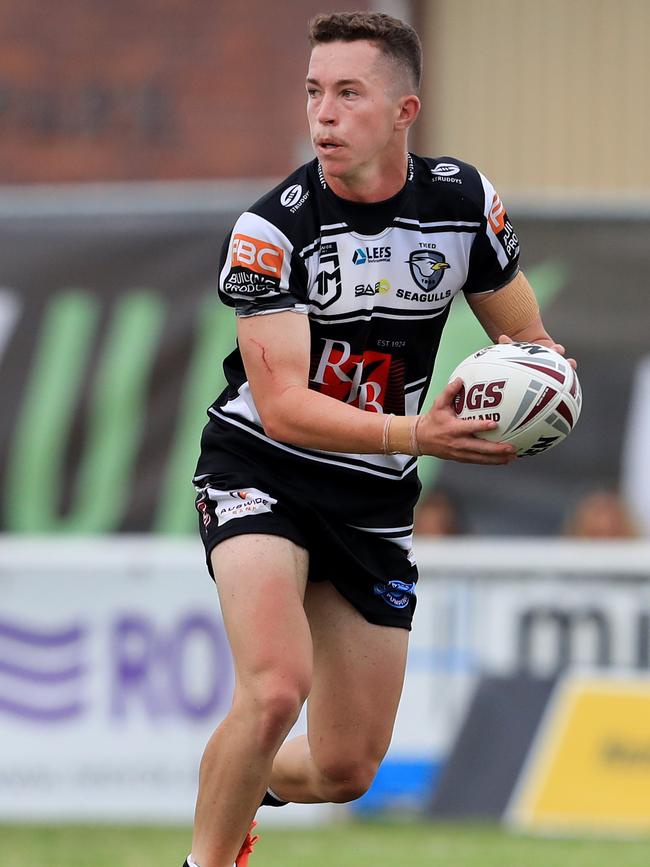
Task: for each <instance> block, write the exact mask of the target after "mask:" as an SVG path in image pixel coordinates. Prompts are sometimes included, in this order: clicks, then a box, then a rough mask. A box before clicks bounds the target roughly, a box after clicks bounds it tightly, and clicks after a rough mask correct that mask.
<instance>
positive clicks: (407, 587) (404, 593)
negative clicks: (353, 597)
mask: <svg viewBox="0 0 650 867" xmlns="http://www.w3.org/2000/svg"><path fill="white" fill-rule="evenodd" d="M373 590H374V593H375V596H381V597H382V599H383V600H384V602H386V603H387V604H388V605H390V606H392V607H393V608H406V606H407V605H408V604H409V601H410V599H411V597H412V596H415V581H410V582H408V583H407V582H405V581H387V582H386V583H385V584H384V583H383V582H380V583H377V584H375V586H374V587H373Z"/></svg>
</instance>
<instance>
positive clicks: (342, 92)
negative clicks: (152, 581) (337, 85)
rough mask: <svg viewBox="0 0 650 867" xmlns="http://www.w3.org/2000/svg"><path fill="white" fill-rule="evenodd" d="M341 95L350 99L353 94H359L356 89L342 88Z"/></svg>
mask: <svg viewBox="0 0 650 867" xmlns="http://www.w3.org/2000/svg"><path fill="white" fill-rule="evenodd" d="M341 95H342V96H344V97H345V99H351V98H352V97H354V96H358V95H359V94H358V93H357V92H356V90H343V91H341Z"/></svg>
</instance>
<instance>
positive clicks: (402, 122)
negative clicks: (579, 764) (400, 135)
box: [395, 93, 420, 130]
mask: <svg viewBox="0 0 650 867" xmlns="http://www.w3.org/2000/svg"><path fill="white" fill-rule="evenodd" d="M397 107H398V113H397V118H396V120H395V129H399V130H402V129H404V130H406V129H408V128H409V127H410V126H411V125H412V124H413V123H415V120H416V118H417V116H418V114H419V113H420V100H419V99H418V98H417V96H416V95H415V94H414V93H410V94H408V96H402V97H400V99H399V102H398V104H397Z"/></svg>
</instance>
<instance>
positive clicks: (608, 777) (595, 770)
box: [507, 674, 650, 833]
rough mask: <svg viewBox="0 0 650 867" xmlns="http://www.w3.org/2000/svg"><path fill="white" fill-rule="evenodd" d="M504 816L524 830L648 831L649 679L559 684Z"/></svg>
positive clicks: (581, 680)
mask: <svg viewBox="0 0 650 867" xmlns="http://www.w3.org/2000/svg"><path fill="white" fill-rule="evenodd" d="M507 819H508V821H509V822H510V823H511V824H513V825H514V826H515V827H518V828H521V829H522V830H523V829H525V830H529V831H530V830H533V831H534V830H539V831H559V832H572V831H574V830H575V831H593V832H601V833H602V832H605V833H607V832H610V833H650V678H649V677H639V676H620V675H619V676H616V675H611V676H609V675H606V674H598V675H597V676H588V677H587V676H579V675H574V676H571V675H569V676H568V677H567V678H565V679H563V680H562V681H560V682H559V683H558V686H557V688H556V690H555V692H554V694H553V696H552V697H551V700H550V702H549V707H548V710H547V712H546V714H545V716H544V718H543V720H542V723H541V725H540V728H539V731H538V733H537V736H536V738H535V740H534V742H533V745H532V748H531V750H530V753H529V756H528V759H527V761H526V763H525V765H524V768H523V771H522V774H521V777H520V779H519V782H518V784H517V786H516V788H515V791H514V794H513V797H512V799H511V802H510V805H509V807H508V811H507Z"/></svg>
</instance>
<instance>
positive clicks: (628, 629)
mask: <svg viewBox="0 0 650 867" xmlns="http://www.w3.org/2000/svg"><path fill="white" fill-rule="evenodd" d="M351 8H358V9H375V10H379V11H385V12H388V13H390V14H393V15H396V16H398V17H401V18H403V19H404V20H407V21H409V22H410V23H412V24H413V25H414V26H415V27H416V29H417V30H418V32H419V33H420V35H421V38H422V42H423V47H424V55H425V74H424V83H423V93H422V96H423V112H422V116H421V118H420V120H419V121H418V123H417V126H416V127H415V129H414V132H413V136H412V141H411V149H412V150H413V151H415V152H417V153H421V154H423V155H431V156H433V155H440V156H443V155H444V156H455V157H458V158H461V159H463V160H466V161H468V162H471V163H474V164H475V165H477V166H478V167H479V168H480V169H481V170H482V171H483V172H484V173H485V174H487V175H488V177H490V179H491V180H492V181H493V182H494V183H495V185H496V186H497V188H498V189H499V191H500V194H501V196H502V198H503V200H504V201H505V203H506V206H507V208H508V211H509V214H510V217H511V219H512V221H513V223H514V224H515V226H516V228H517V231H518V234H519V236H520V239H521V241H522V250H523V253H522V265H523V268H524V270H525V271H526V272H527V274H528V276H529V277H530V279H531V282H532V283H533V285H534V287H535V289H536V292H537V294H538V297H539V299H540V304H541V306H542V309H543V317H544V320H545V323H546V325H547V328H548V330H549V331H550V333H551V334H553V335H554V337H555V338H556V339H558V340H559V341H561V342H563V343H565V344H566V346H567V349H568V352H569V354H570V355H573V356H575V357H576V358H577V359H578V362H579V374H580V379H581V383H582V387H583V392H584V406H583V412H582V418H581V420H580V422H579V424H578V426H577V428H576V431H575V432H574V433H573V434H572V436H571V437H570V438H569V440H568V441H567V442H566V443H564V444H563V445H562V446H561V447H560V448H559V449H556V450H553V451H551V452H548V453H546V454H544V455H541V456H539V457H536V458H534V459H527V460H522V461H520V462H518V463H517V465H516V466H512V467H508V468H507V469H503V468H477V467H468V466H463V465H460V464H451V463H444V464H443V463H441V462H438V461H435V460H433V459H427V460H423V461H422V472H421V475H422V479H423V483H424V493H423V500H422V504H421V506H420V508H419V511H418V515H417V523H416V533H417V540H418V547H417V549H416V551H417V553H418V556H419V561H420V564H421V571H422V576H423V579H422V584H421V588H422V589H421V592H420V595H419V600H420V601H419V608H418V618H417V620H418V622H417V623H416V628H415V630H414V633H413V649H412V653H411V658H410V662H409V667H410V671H409V679H408V683H407V687H406V691H405V696H404V702H403V705H402V710H401V712H400V717H399V719H398V725H397V728H396V733H395V739H394V743H393V747H392V748H391V752H390V753H389V756H388V758H387V760H386V762H385V764H384V767H383V768H382V771H381V772H380V775H379V777H378V780H377V782H376V784H375V786H374V787H373V789H372V790H371V791H370V792H369V793H368V795H366V796H365V797H364V798H363V799H362V800H361V801H360V802H359V803H358V804H356V805H355V806H354V807H352V808H351V809H352V810H356V811H360V812H365V813H367V812H372V811H376V810H386V809H391V810H395V809H401V810H407V811H412V812H413V811H415V812H417V813H419V814H421V813H424V814H427V815H428V814H430V813H431V812H433V813H435V814H437V815H439V816H453V817H458V816H479V817H489V818H501V817H505V818H506V819H508V820H510V821H515V822H521V823H523V825H524V826H526V827H533V826H535V827H537V826H539V827H547V826H549V827H550V826H552V827H557V826H561V827H562V828H566V827H569V828H578V829H584V828H589V827H591V826H590V823H592V825H593V823H595V824H596V825H598V823H600V827H608V826H609V825H611V827H612V828H614V829H620V827H621V826H624V827H625V828H627V829H628V830H630V829H632V830H644V831H646V832H647V831H650V808H648V806H647V805H648V803H650V800H649V799H650V760H648V747H647V744H648V732H650V699H649V692H648V686H647V683H646V682H645V680H644V677H645V676H646V675H647V671H648V668H650V595H649V594H650V543H649V542H648V535H649V534H650V461H649V459H648V444H649V443H650V337H649V334H650V292H649V291H648V280H647V270H648V264H649V261H650V252H649V249H650V248H649V246H648V238H649V237H650V161H649V160H648V158H647V154H648V153H649V152H650V112H648V110H647V99H648V97H647V94H648V90H649V88H650V5H649V4H648V3H647V2H645V0H572V2H570V3H567V2H564V0H492V2H490V3H486V2H483V0H401V2H400V0H396V2H376V3H363V2H358V3H355V4H353V5H352V6H350V4H345V3H324V2H315V0H300V2H298V0H285V2H276V3H265V2H262V0H249V2H247V0H244V2H241V0H240V2H237V3H235V2H229V0H209V2H208V0H183V2H180V0H130V2H129V3H125V2H123V0H108V2H100V0H94V2H87V0H63V2H61V3H59V4H57V6H56V11H55V12H54V10H44V8H43V4H42V3H37V2H36V0H20V2H18V0H4V2H2V3H1V4H0V184H1V186H0V531H1V532H2V535H1V536H0V733H2V735H3V736H2V738H0V743H2V744H3V747H0V822H1V821H11V820H16V821H21V822H22V821H25V820H28V821H52V820H57V821H58V820H65V821H73V820H89V821H106V822H111V821H115V822H120V821H125V820H129V821H142V822H152V821H160V820H163V819H164V820H176V821H180V822H185V821H189V820H190V819H191V814H192V808H193V798H194V791H195V788H196V771H197V763H198V758H199V756H200V752H201V750H202V747H203V743H204V741H205V739H206V738H207V736H208V733H209V732H210V731H211V729H212V728H213V727H214V725H215V724H216V723H217V722H218V720H219V719H220V718H221V716H222V715H223V714H224V713H225V710H226V708H227V706H228V700H229V696H230V691H231V689H232V674H231V668H230V660H229V656H228V650H227V646H226V644H225V640H224V636H223V629H222V626H221V622H220V620H219V614H218V609H217V607H216V597H215V595H214V591H213V588H212V587H211V584H210V581H209V579H208V578H207V575H206V574H204V567H203V566H202V562H201V559H202V558H201V546H200V543H199V540H198V538H196V537H195V535H193V534H194V533H195V516H194V515H195V513H194V508H193V497H194V491H193V489H192V486H191V483H190V479H191V476H192V471H193V469H194V462H195V460H196V455H197V450H198V440H199V436H200V431H201V428H202V426H203V423H204V418H205V409H206V407H207V406H208V405H209V403H210V402H211V401H212V400H213V399H214V397H215V395H216V394H217V393H218V391H219V390H220V389H221V387H222V385H223V381H224V380H223V375H222V371H221V360H222V358H223V357H224V355H225V354H226V353H227V352H229V351H230V349H231V347H232V345H233V340H234V322H233V318H232V314H231V313H230V312H228V311H226V310H225V309H222V308H220V306H219V304H218V302H217V299H216V294H215V285H216V276H217V263H218V258H219V251H220V246H221V242H222V239H223V237H224V235H225V234H226V232H227V231H228V229H229V227H230V226H231V225H232V223H233V222H234V219H235V218H236V217H237V215H238V214H239V213H240V212H241V211H242V210H244V209H245V208H246V207H247V206H248V205H249V204H250V203H251V202H253V201H254V200H255V199H256V198H257V197H258V196H259V195H261V194H262V193H263V192H264V191H266V190H267V189H269V188H270V187H271V186H274V185H275V183H277V182H278V181H279V180H281V179H282V177H284V176H285V175H287V174H289V172H290V171H292V170H293V168H294V167H296V166H297V165H298V164H299V163H301V162H305V161H307V160H308V159H310V158H311V157H312V153H311V149H310V143H309V137H308V131H307V124H306V118H305V110H304V85H303V80H304V75H305V70H306V65H307V60H308V46H307V42H306V28H307V21H308V19H309V18H310V17H311V16H312V15H313V14H316V13H317V12H324V11H325V12H326V11H335V10H346V9H351ZM485 343H486V338H485V335H484V334H483V333H482V332H481V329H480V328H479V327H478V325H477V324H476V323H475V322H474V321H473V320H472V317H471V315H470V313H469V311H468V308H467V307H466V306H465V304H464V302H463V301H462V299H459V300H457V301H456V302H455V303H454V309H453V313H452V317H451V318H450V322H449V324H448V326H447V330H446V333H445V338H444V340H443V345H442V347H441V351H440V355H439V360H438V364H437V369H436V377H435V381H434V384H433V387H432V394H434V393H435V392H436V391H437V390H438V389H439V388H440V387H441V386H442V385H443V384H444V383H445V382H446V378H447V377H448V375H449V373H450V372H451V370H453V368H454V367H455V366H456V364H457V363H458V362H459V361H460V360H461V359H462V358H464V357H465V356H466V355H467V354H468V353H470V352H471V351H473V350H475V349H478V348H479V347H480V346H482V345H484V344H485ZM434 537H436V539H435V541H432V539H433V538H434ZM440 537H445V538H440ZM585 668H587V669H589V671H591V672H592V675H593V677H595V678H596V680H593V677H592V680H591V681H589V682H588V683H586V682H585V681H583V680H580V678H581V677H582V676H583V674H584V670H585ZM580 672H583V674H580ZM594 672H595V674H593V673H594ZM613 672H616V678H617V682H622V683H624V684H628V687H627V688H629V693H625V695H626V697H627V698H626V700H627V699H629V701H631V702H632V703H633V705H634V707H635V708H636V710H634V711H633V712H631V711H630V709H629V707H627V706H624V704H621V701H622V699H621V700H620V701H618V703H617V702H614V704H612V703H611V701H610V700H609V699H607V698H602V696H601V693H600V692H599V690H604V692H603V695H605V696H608V695H610V693H611V690H610V689H609V687H608V686H607V685H608V684H609V683H610V681H609V680H608V678H610V677H611V676H613ZM599 678H600V679H599ZM585 683H586V685H585ZM585 689H586V690H587V693H584V690H585ZM589 689H592V690H595V693H594V694H592V693H589ZM571 690H574V692H575V695H574V692H571ZM581 690H583V692H581ZM569 694H570V695H571V696H574V698H575V701H574V700H573V699H571V701H572V702H573V704H572V705H571V706H572V707H574V706H575V707H576V708H579V707H580V706H581V705H580V702H581V701H583V700H584V701H587V702H588V701H591V700H592V699H593V700H594V701H596V702H598V701H600V700H601V699H602V702H603V704H602V708H601V710H599V711H598V714H596V717H594V716H593V714H587V717H588V719H590V720H591V721H592V722H591V723H588V724H587V730H586V734H585V731H584V730H583V729H573V728H571V725H573V723H571V719H572V718H571V714H568V717H567V714H564V716H563V718H571V719H569V722H568V723H567V726H568V728H567V732H566V737H567V738H568V740H567V743H571V738H572V737H573V738H575V737H577V738H578V741H581V740H584V738H585V737H587V738H589V737H593V739H594V740H593V744H594V750H593V755H592V756H591V759H589V758H588V757H585V763H586V764H585V766H584V768H581V769H580V771H579V773H578V777H579V778H580V779H582V780H583V781H584V785H585V792H586V791H587V790H591V792H592V793H593V791H594V790H598V791H600V790H601V789H602V790H608V791H610V792H612V791H618V789H616V788H615V786H614V787H613V784H612V781H611V779H610V778H609V777H608V776H607V774H609V773H614V774H616V775H618V776H616V780H617V783H616V785H620V786H622V787H623V790H624V791H626V792H629V791H630V785H629V784H630V779H633V780H634V781H635V782H634V785H632V789H634V792H637V793H638V798H637V800H634V798H632V800H631V801H630V802H629V803H628V801H625V804H626V806H625V807H624V808H623V807H621V803H620V798H618V799H617V797H612V798H611V799H610V801H608V802H607V803H602V804H601V803H598V804H597V805H596V806H594V805H593V804H592V805H591V807H590V808H589V809H587V807H585V804H584V803H583V801H581V800H580V798H581V797H586V794H585V792H582V794H581V792H580V791H577V792H576V793H574V800H573V801H571V802H570V803H564V802H562V804H558V802H557V800H556V801H553V797H552V793H553V791H555V790H554V789H553V786H556V787H557V791H565V789H566V787H565V786H563V785H562V784H561V781H562V779H565V778H563V777H562V774H566V773H567V771H566V766H565V765H562V762H561V760H560V759H561V755H562V743H564V742H563V741H562V742H561V743H560V742H558V744H559V745H558V744H556V747H557V755H558V763H559V764H558V769H556V768H555V766H554V765H553V762H552V761H551V759H548V761H547V764H546V765H544V767H542V768H541V769H540V768H537V770H536V771H535V773H534V774H533V777H534V781H533V782H534V783H535V785H537V789H538V790H539V791H538V790H535V791H533V789H535V786H534V785H533V783H531V782H530V780H529V778H528V777H527V776H526V774H527V773H529V772H530V773H532V771H530V769H531V768H533V769H535V768H536V767H537V766H536V765H535V761H536V760H535V756H536V755H538V754H541V753H544V754H545V755H547V754H549V749H550V747H548V745H546V746H544V744H545V743H546V742H545V741H544V740H543V738H544V737H545V736H546V735H545V734H544V731H545V729H544V725H542V723H541V722H540V721H541V720H544V719H546V720H548V719H549V718H551V717H552V712H554V711H553V708H558V707H559V708H560V709H561V708H562V707H563V705H562V702H563V701H565V700H566V701H568V700H569V699H567V698H566V696H567V695H569ZM594 695H596V698H594ZM563 696H564V698H563ZM576 696H577V697H576ZM585 696H586V697H585ZM598 696H600V698H598ZM634 702H640V704H638V706H637V705H635V704H634ZM644 702H645V703H644ZM599 707H600V705H599ZM626 708H627V709H626ZM559 712H560V711H558V713H559ZM576 713H578V711H576ZM639 714H640V717H639ZM578 716H579V714H578ZM632 717H634V718H635V719H636V718H640V719H641V720H645V723H644V725H645V728H641V729H639V730H633V731H630V730H628V729H629V724H630V719H631V718H632ZM594 719H602V720H609V721H610V723H611V725H610V726H609V728H607V729H606V731H605V730H603V732H600V729H598V726H597V725H596V726H595V727H594V725H592V723H593V720H594ZM579 724H580V725H583V726H584V724H585V723H584V720H582V722H580V720H577V721H576V723H575V725H579ZM619 725H620V731H619V729H618V728H617V726H619ZM590 726H591V728H590ZM612 726H613V728H612ZM626 726H628V728H626ZM576 731H578V732H579V733H578V734H577V735H576ZM580 732H582V734H580ZM601 735H602V738H605V741H602V738H601ZM488 737H489V738H491V743H493V745H494V749H493V750H492V753H491V754H492V756H493V761H492V762H486V761H485V756H484V754H483V752H482V751H481V748H480V747H481V745H482V744H484V743H485V740H486V738H488ZM558 737H559V736H558ZM599 738H601V739H600V740H599ZM540 739H541V740H540ZM560 741H561V738H560ZM8 744H11V745H12V746H11V749H7V745H8ZM540 751H541V753H540ZM599 757H600V758H599ZM621 757H622V758H621ZM635 757H636V758H635ZM590 761H591V764H589V762H590ZM625 769H627V770H628V771H629V773H631V774H632V778H629V779H628V777H625V774H624V770H625ZM545 774H546V775H547V776H548V786H547V788H546V789H545V788H544V785H543V781H544V780H545V779H546V777H545ZM553 774H556V776H553ZM557 774H559V775H560V776H559V777H558V776H557ZM621 774H622V776H621ZM572 775H573V776H572V779H574V778H575V768H574V769H573V771H572ZM590 775H591V776H590ZM558 780H560V783H558V782H557V781H558ZM594 780H597V781H601V782H602V785H601V782H597V783H594ZM540 781H541V782H540ZM531 786H532V787H533V788H532V789H531ZM635 786H636V788H634V787H635ZM470 789H471V790H472V791H473V792H474V793H475V797H474V798H473V799H472V798H471V797H469V796H468V791H469V790H470ZM531 792H532V793H531ZM549 792H550V793H551V794H549ZM540 793H541V794H540ZM556 794H557V792H556ZM547 796H548V797H547ZM545 797H547V801H548V803H547V802H546V801H545V800H544V798H545ZM558 797H559V796H558ZM562 797H563V796H562ZM562 797H560V801H562ZM548 799H550V800H548ZM639 799H640V801H643V800H644V799H645V806H644V807H640V806H639ZM624 800H625V799H624ZM544 805H546V806H544ZM544 810H546V812H544ZM590 810H591V812H590ZM278 813H281V814H282V815H283V821H285V822H287V821H288V822H312V821H326V820H328V819H329V818H330V814H329V812H328V809H327V808H322V809H320V810H318V809H317V810H316V812H314V811H313V810H309V809H307V810H300V809H297V810H292V809H291V808H289V810H288V811H287V812H285V811H276V813H275V814H274V816H273V817H271V818H270V819H269V821H282V819H280V818H279V817H278V816H277V814H278ZM287 817H288V818H287ZM549 817H551V818H549ZM553 817H554V818H553ZM558 817H559V818H558ZM545 823H546V824H545Z"/></svg>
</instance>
